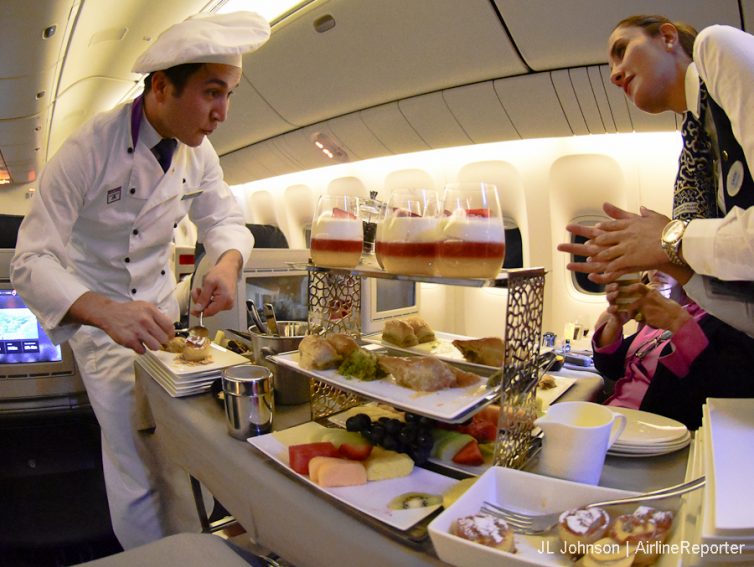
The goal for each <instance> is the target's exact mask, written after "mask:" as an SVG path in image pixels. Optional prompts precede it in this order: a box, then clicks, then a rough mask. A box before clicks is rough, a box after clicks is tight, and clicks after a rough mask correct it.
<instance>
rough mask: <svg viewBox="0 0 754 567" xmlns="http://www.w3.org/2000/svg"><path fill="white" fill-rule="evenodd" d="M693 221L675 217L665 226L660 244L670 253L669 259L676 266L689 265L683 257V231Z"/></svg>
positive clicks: (666, 252)
mask: <svg viewBox="0 0 754 567" xmlns="http://www.w3.org/2000/svg"><path fill="white" fill-rule="evenodd" d="M690 222H691V221H688V220H680V219H673V220H672V221H670V222H669V223H668V224H666V225H665V228H663V229H662V236H661V237H660V246H662V249H663V250H664V251H665V254H667V255H668V260H670V262H671V263H673V264H675V265H676V266H688V264H687V263H686V262H684V261H683V258H681V254H680V251H681V239H682V238H683V233H684V232H686V227H687V226H688V224H689V223H690Z"/></svg>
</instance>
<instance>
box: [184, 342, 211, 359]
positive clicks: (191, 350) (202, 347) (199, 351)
mask: <svg viewBox="0 0 754 567" xmlns="http://www.w3.org/2000/svg"><path fill="white" fill-rule="evenodd" d="M209 352H210V340H209V339H208V338H207V337H198V336H196V335H189V337H188V338H187V339H186V344H185V346H184V347H183V353H182V355H181V356H183V358H184V359H185V360H188V361H191V362H199V361H201V360H204V359H205V358H207V357H208V356H209Z"/></svg>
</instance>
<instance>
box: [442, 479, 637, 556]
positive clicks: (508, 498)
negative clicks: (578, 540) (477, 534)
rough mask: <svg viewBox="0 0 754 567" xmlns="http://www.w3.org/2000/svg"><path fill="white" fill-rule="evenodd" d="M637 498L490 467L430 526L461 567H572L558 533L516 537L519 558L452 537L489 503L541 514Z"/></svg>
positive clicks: (564, 481) (615, 490)
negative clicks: (455, 527) (462, 520)
mask: <svg viewBox="0 0 754 567" xmlns="http://www.w3.org/2000/svg"><path fill="white" fill-rule="evenodd" d="M631 494H634V493H633V492H626V491H624V490H618V489H614V488H604V487H601V486H592V485H588V484H580V483H577V482H571V481H567V480H560V479H557V478H551V477H546V476H541V475H536V474H532V473H528V472H523V471H519V470H515V469H508V468H504V467H498V466H495V467H490V468H489V469H488V470H487V472H485V473H484V474H483V475H482V476H480V477H479V479H478V480H477V481H476V482H475V483H474V484H473V485H472V486H471V488H469V489H468V490H467V491H466V492H465V493H464V494H463V495H462V496H461V497H460V498H459V499H458V500H457V501H456V502H455V503H454V504H453V505H451V506H450V508H448V509H447V510H445V511H444V512H442V513H441V514H440V515H439V516H437V517H436V518H435V519H434V520H433V521H432V522H431V523H430V524H429V526H428V530H429V535H430V538H431V539H432V544H433V545H434V547H435V550H436V551H437V555H438V556H439V557H440V559H441V560H442V561H445V562H447V563H450V564H451V565H456V566H457V567H500V566H501V565H560V566H572V565H573V562H572V561H571V559H570V557H567V556H566V555H563V554H562V553H560V550H559V549H560V543H559V541H558V537H557V534H556V532H555V530H553V531H552V532H549V533H547V534H543V535H541V536H539V535H537V536H524V535H521V534H515V535H514V538H515V541H516V547H517V550H518V551H517V552H516V553H515V554H513V553H508V552H505V551H501V550H499V549H494V548H492V547H487V546H484V545H481V544H478V543H474V542H471V541H468V540H465V539H463V538H460V537H458V536H456V535H453V534H451V533H450V531H451V527H452V525H453V523H454V522H455V521H456V520H457V519H458V518H460V517H463V516H469V515H472V514H475V513H477V512H478V511H479V509H480V508H481V506H482V503H483V502H484V501H485V500H487V501H490V502H493V503H496V504H500V505H502V506H506V507H509V508H512V509H514V510H518V511H521V512H529V513H534V514H536V513H547V512H559V511H562V510H567V509H570V508H575V507H578V506H581V505H584V504H588V503H590V502H596V501H598V500H604V499H608V498H619V497H623V496H629V495H631ZM629 506H632V505H629ZM634 508H635V506H633V508H631V509H634Z"/></svg>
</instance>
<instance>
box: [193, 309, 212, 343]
mask: <svg viewBox="0 0 754 567" xmlns="http://www.w3.org/2000/svg"><path fill="white" fill-rule="evenodd" d="M210 301H211V300H210ZM188 333H189V335H194V336H195V337H205V338H209V329H208V328H207V327H205V326H204V309H202V310H201V311H199V324H198V325H194V326H193V327H191V328H190V329H189V330H188Z"/></svg>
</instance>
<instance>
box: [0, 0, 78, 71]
mask: <svg viewBox="0 0 754 567" xmlns="http://www.w3.org/2000/svg"><path fill="white" fill-rule="evenodd" d="M72 4H73V2H72V0H35V1H34V2H30V1H29V0H3V1H2V2H0V22H4V24H6V23H7V22H13V25H3V45H8V46H23V48H22V49H17V50H14V52H13V53H12V54H10V53H3V58H2V60H0V80H1V79H6V78H9V77H20V76H22V75H26V74H28V73H29V70H30V69H50V70H53V69H54V67H55V65H56V64H57V62H58V58H59V56H60V49H61V45H62V43H63V38H64V37H65V31H66V22H67V19H68V12H69V11H70V10H71V7H72ZM51 26H55V28H54V32H53V30H52V29H51V30H50V31H49V32H48V33H45V30H46V29H47V28H50V27H51ZM51 32H53V33H51Z"/></svg>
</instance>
